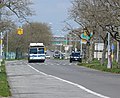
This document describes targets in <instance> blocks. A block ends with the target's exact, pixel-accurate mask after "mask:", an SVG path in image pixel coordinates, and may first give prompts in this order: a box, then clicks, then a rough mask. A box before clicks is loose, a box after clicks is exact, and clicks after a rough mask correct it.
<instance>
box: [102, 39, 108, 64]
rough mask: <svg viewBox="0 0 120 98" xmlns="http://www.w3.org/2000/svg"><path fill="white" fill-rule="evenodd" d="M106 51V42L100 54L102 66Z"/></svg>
mask: <svg viewBox="0 0 120 98" xmlns="http://www.w3.org/2000/svg"><path fill="white" fill-rule="evenodd" d="M106 49H107V41H105V42H104V48H103V52H102V59H101V62H100V63H101V65H103V64H104V61H105V56H106Z"/></svg>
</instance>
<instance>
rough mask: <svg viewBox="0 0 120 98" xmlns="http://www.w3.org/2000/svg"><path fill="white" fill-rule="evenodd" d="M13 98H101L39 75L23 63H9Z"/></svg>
mask: <svg viewBox="0 0 120 98" xmlns="http://www.w3.org/2000/svg"><path fill="white" fill-rule="evenodd" d="M6 69H7V75H8V82H9V84H10V87H11V92H12V97H11V98H100V97H98V96H95V95H93V94H90V93H88V92H86V91H83V90H81V89H80V88H78V87H76V86H74V85H71V84H68V83H66V82H63V81H60V80H58V79H55V78H54V77H51V76H49V75H44V74H42V73H39V72H37V71H35V70H34V69H32V68H31V67H29V66H28V65H27V64H26V63H25V62H23V61H7V62H6Z"/></svg>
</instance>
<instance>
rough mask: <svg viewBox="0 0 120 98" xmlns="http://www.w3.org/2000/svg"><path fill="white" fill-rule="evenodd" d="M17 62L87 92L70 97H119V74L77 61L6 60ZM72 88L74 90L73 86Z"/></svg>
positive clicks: (11, 63) (13, 63)
mask: <svg viewBox="0 0 120 98" xmlns="http://www.w3.org/2000/svg"><path fill="white" fill-rule="evenodd" d="M19 63H21V64H22V65H24V66H29V67H30V68H31V69H33V70H35V71H36V72H40V74H41V73H42V74H44V75H45V76H46V75H47V76H49V77H52V78H54V79H57V80H58V81H62V82H65V83H67V84H70V85H72V86H74V87H76V88H77V89H78V88H79V90H82V91H85V92H87V93H89V94H88V95H87V97H84V95H85V94H83V97H77V96H78V93H77V95H76V96H74V97H71V98H120V97H119V96H120V93H119V91H120V75H117V74H111V73H106V72H101V71H96V70H93V69H89V68H85V67H81V66H78V65H77V63H69V61H68V60H46V61H45V63H29V64H28V63H27V61H16V62H7V65H9V64H10V65H15V64H16V65H20V64H19ZM9 68H11V67H9V66H8V68H7V69H9ZM27 68H28V67H27ZM27 68H26V70H27ZM12 69H13V68H12ZM14 70H15V69H14ZM8 76H9V79H10V75H9V71H8ZM40 82H41V81H40ZM55 84H56V83H55ZM66 86H67V85H66ZM72 89H73V90H74V88H72ZM70 93H71V92H70ZM68 94H69V93H68ZM79 94H80V92H79ZM74 95H75V94H74ZM91 95H93V96H94V95H95V96H96V97H93V96H92V97H90V96H91ZM80 96H81V95H80ZM57 97H58V96H57ZM57 97H56V98H57ZM25 98H27V97H25ZM31 98H32V97H31ZM36 98H37V97H36ZM38 98H39V97H38ZM40 98H41V97H40ZM51 98H52V97H51ZM54 98H55V97H54ZM58 98H59V97H58ZM60 98H70V97H60Z"/></svg>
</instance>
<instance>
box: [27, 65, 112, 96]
mask: <svg viewBox="0 0 120 98" xmlns="http://www.w3.org/2000/svg"><path fill="white" fill-rule="evenodd" d="M27 65H28V66H29V67H30V68H32V69H34V70H35V71H37V72H38V73H40V74H43V75H45V76H50V77H53V78H55V79H57V80H60V81H63V82H66V83H68V84H71V85H74V86H76V87H78V88H80V89H82V90H84V91H86V92H88V93H91V94H93V95H96V96H98V97H101V98H110V97H107V96H104V95H102V94H99V93H96V92H94V91H92V90H90V89H87V88H86V87H84V86H82V85H79V84H76V83H73V82H70V81H67V80H64V79H61V78H59V77H56V76H53V75H48V74H46V73H44V72H41V71H39V70H37V69H35V68H34V67H32V66H30V65H29V64H27Z"/></svg>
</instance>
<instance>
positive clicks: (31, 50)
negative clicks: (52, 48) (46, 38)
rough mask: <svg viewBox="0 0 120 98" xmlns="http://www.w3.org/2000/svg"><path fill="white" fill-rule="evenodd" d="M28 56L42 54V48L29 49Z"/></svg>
mask: <svg viewBox="0 0 120 98" xmlns="http://www.w3.org/2000/svg"><path fill="white" fill-rule="evenodd" d="M30 54H44V48H30Z"/></svg>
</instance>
